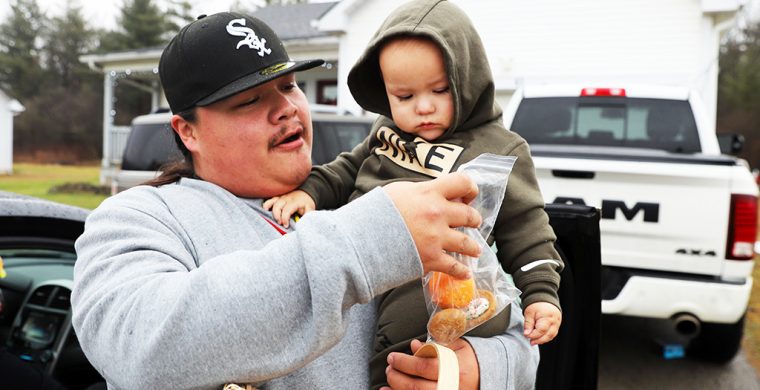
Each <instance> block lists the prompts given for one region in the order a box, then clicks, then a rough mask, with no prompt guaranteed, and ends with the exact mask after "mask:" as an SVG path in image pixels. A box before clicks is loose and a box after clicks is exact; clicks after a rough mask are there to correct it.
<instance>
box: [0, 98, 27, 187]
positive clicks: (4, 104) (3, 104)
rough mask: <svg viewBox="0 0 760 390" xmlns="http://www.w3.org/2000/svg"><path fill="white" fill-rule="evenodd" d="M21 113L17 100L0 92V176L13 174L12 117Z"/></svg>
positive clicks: (20, 106)
mask: <svg viewBox="0 0 760 390" xmlns="http://www.w3.org/2000/svg"><path fill="white" fill-rule="evenodd" d="M23 111H24V106H22V105H21V103H19V102H18V100H16V99H13V98H12V97H10V96H8V95H6V94H5V92H3V91H1V90H0V175H10V174H12V173H13V117H14V116H16V115H17V114H19V113H21V112H23Z"/></svg>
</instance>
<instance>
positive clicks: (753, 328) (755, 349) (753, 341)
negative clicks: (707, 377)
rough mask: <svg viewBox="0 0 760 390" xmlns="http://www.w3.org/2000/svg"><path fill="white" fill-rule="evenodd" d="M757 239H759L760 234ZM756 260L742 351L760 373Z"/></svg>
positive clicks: (759, 284)
mask: <svg viewBox="0 0 760 390" xmlns="http://www.w3.org/2000/svg"><path fill="white" fill-rule="evenodd" d="M759 220H760V219H759ZM759 232H760V229H759ZM758 239H760V234H759V235H758ZM758 260H760V259H758V256H755V268H754V269H753V271H752V278H753V279H754V282H753V283H752V291H751V293H750V296H749V307H748V308H747V317H746V319H745V321H744V339H743V340H742V350H743V351H744V355H745V356H746V357H747V360H748V361H749V363H750V364H751V365H752V366H753V367H755V371H757V372H758V373H760V262H758Z"/></svg>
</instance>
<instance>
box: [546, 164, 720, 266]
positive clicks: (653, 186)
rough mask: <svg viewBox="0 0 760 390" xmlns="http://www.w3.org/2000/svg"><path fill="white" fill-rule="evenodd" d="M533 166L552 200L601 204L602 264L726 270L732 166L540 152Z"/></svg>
mask: <svg viewBox="0 0 760 390" xmlns="http://www.w3.org/2000/svg"><path fill="white" fill-rule="evenodd" d="M534 155H535V154H534ZM535 165H536V174H537V177H538V181H539V185H540V187H541V191H542V193H543V196H544V198H545V200H546V202H547V203H583V204H586V205H590V206H595V207H598V208H600V209H601V210H602V219H601V221H600V228H601V243H602V264H604V265H608V266H618V267H630V268H644V269H649V270H662V271H672V272H679V273H692V274H694V273H697V274H706V275H719V274H720V273H721V266H722V260H723V259H724V258H725V251H726V248H725V245H726V237H727V229H728V218H727V216H728V215H729V208H730V202H731V198H730V197H731V191H730V184H731V183H730V177H731V174H730V169H732V168H731V167H729V166H727V165H725V164H720V163H714V164H697V163H693V162H692V163H690V162H688V160H686V159H683V158H679V159H675V160H673V161H666V159H663V161H654V160H653V161H626V160H625V159H620V160H600V159H595V158H571V159H570V158H553V157H546V156H540V155H535Z"/></svg>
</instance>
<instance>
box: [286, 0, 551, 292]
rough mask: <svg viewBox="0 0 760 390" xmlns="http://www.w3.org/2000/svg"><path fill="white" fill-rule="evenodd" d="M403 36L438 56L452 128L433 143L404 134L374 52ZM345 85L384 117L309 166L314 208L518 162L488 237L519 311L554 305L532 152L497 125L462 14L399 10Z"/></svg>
mask: <svg viewBox="0 0 760 390" xmlns="http://www.w3.org/2000/svg"><path fill="white" fill-rule="evenodd" d="M399 36H420V37H425V38H428V39H430V40H432V41H433V42H435V43H436V44H437V45H438V46H439V47H440V48H441V50H442V52H443V57H444V62H445V68H446V71H447V74H448V78H449V88H450V92H451V95H452V97H453V101H454V116H453V121H452V126H451V127H450V128H449V129H448V130H447V131H446V132H445V133H444V134H443V135H442V136H441V137H439V138H438V139H436V140H433V141H432V142H430V141H426V140H424V139H422V138H420V137H416V136H414V135H412V134H407V133H404V132H403V131H401V130H400V129H398V127H396V126H395V125H394V122H393V120H392V119H391V110H390V105H389V103H388V99H387V95H386V92H385V86H384V84H383V77H382V74H381V72H380V66H379V60H378V53H379V51H380V49H381V48H382V47H383V45H384V44H385V43H386V42H388V41H389V40H391V39H393V38H395V37H399ZM409 71H410V72H424V71H425V69H410V70H409ZM348 86H349V88H350V90H351V93H352V94H353V96H354V99H355V100H356V101H357V103H359V105H361V106H362V107H363V108H364V109H366V110H368V111H372V112H376V113H378V114H380V116H379V117H378V119H377V120H376V121H375V123H374V125H373V127H372V130H371V131H370V135H369V136H368V137H367V139H365V140H364V141H363V142H362V143H361V144H359V145H358V146H356V148H354V150H352V151H351V152H349V153H343V154H341V155H340V156H338V157H337V159H336V160H335V161H333V162H331V163H329V164H326V165H323V166H319V167H315V168H314V169H313V170H312V173H311V175H310V176H309V178H308V179H307V181H306V182H305V183H304V184H303V185H302V187H301V189H302V190H304V191H305V192H307V193H308V194H309V195H310V196H311V197H312V198H313V199H314V201H315V203H316V206H317V208H318V209H332V208H336V207H339V206H341V205H342V204H344V203H346V202H348V201H351V200H353V199H356V198H357V197H359V196H361V195H363V194H365V193H367V192H369V191H370V190H372V189H373V188H375V187H377V186H383V185H385V184H388V183H391V182H394V181H423V180H430V179H432V178H435V177H438V176H441V175H443V174H446V173H449V172H454V171H456V169H457V168H458V167H459V166H460V165H461V164H464V163H466V162H468V161H470V160H472V159H474V158H475V157H477V156H479V155H481V154H483V153H493V154H497V155H508V156H517V162H516V163H515V166H514V168H513V170H512V172H511V174H510V177H509V183H508V186H507V192H506V195H505V197H504V202H503V203H502V206H501V210H500V212H499V215H498V217H497V220H496V224H495V227H494V230H493V233H492V237H491V239H493V240H495V242H496V247H497V249H498V252H497V256H498V258H499V261H500V262H501V264H502V266H503V268H504V270H505V271H507V272H508V273H510V274H511V275H512V276H513V278H514V280H515V284H516V286H517V287H518V288H519V289H520V290H521V291H522V296H521V299H522V302H523V307H527V306H528V305H530V304H531V303H534V302H539V301H541V302H549V303H552V304H554V305H555V306H557V307H560V306H559V298H558V296H557V289H558V287H559V280H560V277H559V272H560V271H561V270H562V267H563V264H562V260H561V259H560V256H559V254H558V253H557V251H556V250H555V249H554V241H555V240H556V237H555V235H554V231H553V230H552V228H551V226H550V225H549V218H548V216H547V214H546V212H545V211H544V200H543V197H542V196H541V192H540V190H539V187H538V183H537V181H536V175H535V169H534V166H533V160H532V159H531V156H530V150H529V148H528V144H527V143H526V142H525V140H524V139H523V138H522V137H520V136H519V135H518V134H516V133H514V132H512V131H509V130H507V129H506V128H505V127H504V125H503V123H502V120H501V115H502V110H501V107H499V105H498V104H497V103H496V102H495V100H494V83H493V77H492V75H491V69H490V67H489V65H488V59H487V58H486V53H485V49H484V47H483V43H482V42H481V40H480V37H479V36H478V33H477V31H476V30H475V28H474V26H473V25H472V22H471V21H470V19H469V18H468V17H467V15H465V14H464V13H463V12H462V10H461V9H459V8H458V7H457V6H455V5H453V4H451V3H450V2H448V1H444V0H423V1H412V2H409V3H407V4H405V5H403V6H401V7H400V8H398V9H397V10H396V11H394V12H393V13H392V14H391V15H390V16H388V18H387V19H386V20H385V22H384V23H383V24H382V25H381V27H380V28H379V29H378V31H377V33H376V34H375V35H374V36H373V37H372V39H371V40H370V42H369V45H368V47H367V49H366V50H365V52H364V53H363V54H362V56H361V57H360V58H359V60H358V62H357V63H356V65H354V67H353V68H352V69H351V72H350V73H349V75H348ZM411 144H414V146H412V145H411ZM368 212H371V210H368ZM489 242H490V240H489ZM543 260H552V261H543Z"/></svg>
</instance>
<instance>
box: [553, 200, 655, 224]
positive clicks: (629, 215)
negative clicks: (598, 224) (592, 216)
mask: <svg viewBox="0 0 760 390" xmlns="http://www.w3.org/2000/svg"><path fill="white" fill-rule="evenodd" d="M552 203H563V204H579V205H584V206H585V205H586V202H585V201H584V200H583V199H581V198H571V197H561V196H560V197H557V198H555V199H554V202H552ZM601 209H602V219H615V217H616V216H617V215H618V213H617V210H620V214H622V215H623V217H625V219H627V220H629V221H632V220H633V218H634V217H636V214H638V213H640V212H643V213H644V222H655V223H656V222H658V221H659V220H660V204H659V203H650V202H636V203H635V204H634V205H633V207H628V205H626V204H625V202H624V201H622V200H611V199H603V200H602V207H601Z"/></svg>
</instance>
